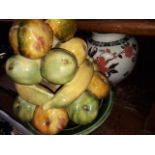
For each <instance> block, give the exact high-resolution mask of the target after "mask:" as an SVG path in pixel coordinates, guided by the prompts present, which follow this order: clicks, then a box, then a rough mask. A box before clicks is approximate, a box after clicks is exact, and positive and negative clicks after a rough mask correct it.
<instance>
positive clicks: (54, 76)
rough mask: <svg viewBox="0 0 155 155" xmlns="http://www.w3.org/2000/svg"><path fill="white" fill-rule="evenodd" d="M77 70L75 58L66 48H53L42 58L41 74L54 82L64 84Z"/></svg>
mask: <svg viewBox="0 0 155 155" xmlns="http://www.w3.org/2000/svg"><path fill="white" fill-rule="evenodd" d="M76 70H77V61H76V58H75V57H74V56H73V55H72V54H71V53H70V52H69V51H67V50H65V49H61V48H55V49H52V50H51V51H49V53H48V54H47V55H46V56H45V57H44V58H43V61H42V65H41V75H42V76H43V78H45V79H46V80H47V81H49V82H52V83H55V84H60V85H62V84H65V83H67V82H69V81H71V80H72V78H73V77H74V75H75V73H76Z"/></svg>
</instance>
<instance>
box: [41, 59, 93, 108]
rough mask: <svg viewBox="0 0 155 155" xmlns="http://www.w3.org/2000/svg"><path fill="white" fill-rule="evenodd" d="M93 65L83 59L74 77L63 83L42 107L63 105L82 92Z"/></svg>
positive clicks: (90, 77) (85, 87) (86, 85)
mask: <svg viewBox="0 0 155 155" xmlns="http://www.w3.org/2000/svg"><path fill="white" fill-rule="evenodd" d="M93 72H94V69H93V65H92V63H91V62H89V61H88V60H85V61H84V62H83V63H82V64H81V65H80V66H79V68H78V70H77V72H76V74H75V76H74V78H73V79H72V80H71V81H70V82H68V83H66V84H64V85H63V87H62V88H60V90H58V92H57V93H56V94H55V96H54V97H53V98H52V100H50V101H49V102H47V103H46V104H44V105H43V108H44V109H49V108H51V107H57V108H58V107H65V106H67V105H69V104H71V103H72V102H73V101H74V100H75V99H76V98H77V97H78V96H79V95H81V93H83V92H84V91H85V90H86V89H87V87H88V85H89V82H90V81H91V79H92V76H93Z"/></svg>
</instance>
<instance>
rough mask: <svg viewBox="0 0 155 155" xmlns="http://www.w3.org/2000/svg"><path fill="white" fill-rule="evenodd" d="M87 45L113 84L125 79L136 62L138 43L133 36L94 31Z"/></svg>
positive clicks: (101, 69)
mask: <svg viewBox="0 0 155 155" xmlns="http://www.w3.org/2000/svg"><path fill="white" fill-rule="evenodd" d="M87 45H88V54H89V56H90V57H93V61H94V62H95V63H96V64H97V65H98V67H99V71H100V72H102V73H103V74H104V75H105V76H106V77H107V78H108V79H109V81H110V82H111V84H112V85H116V84H118V83H119V82H121V81H122V80H123V79H125V78H126V77H127V76H128V75H129V74H130V73H131V71H132V70H133V68H134V66H135V64H136V58H137V53H138V44H137V41H136V39H135V38H134V37H133V36H130V35H126V34H117V33H96V32H93V33H92V35H91V36H90V37H88V38H87Z"/></svg>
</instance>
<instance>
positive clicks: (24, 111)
mask: <svg viewBox="0 0 155 155" xmlns="http://www.w3.org/2000/svg"><path fill="white" fill-rule="evenodd" d="M35 108H36V106H35V105H33V104H31V103H29V102H26V101H25V100H24V99H22V98H21V97H20V96H18V97H17V98H16V99H15V101H14V104H13V113H14V114H15V116H16V117H17V118H19V119H20V120H21V121H22V122H26V121H31V120H32V118H33V113H34V110H35Z"/></svg>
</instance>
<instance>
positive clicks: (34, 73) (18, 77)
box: [5, 55, 42, 85]
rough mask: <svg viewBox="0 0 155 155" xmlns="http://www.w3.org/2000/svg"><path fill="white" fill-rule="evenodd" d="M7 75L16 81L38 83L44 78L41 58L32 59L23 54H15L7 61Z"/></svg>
mask: <svg viewBox="0 0 155 155" xmlns="http://www.w3.org/2000/svg"><path fill="white" fill-rule="evenodd" d="M5 69H6V73H7V75H8V76H9V77H10V78H11V79H12V80H13V81H14V82H16V83H21V84H28V85H30V84H37V83H39V82H40V81H41V80H42V77H41V74H40V60H39V59H38V60H31V59H28V58H26V57H23V56H21V55H13V56H11V57H10V58H9V59H7V61H6V65H5Z"/></svg>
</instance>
